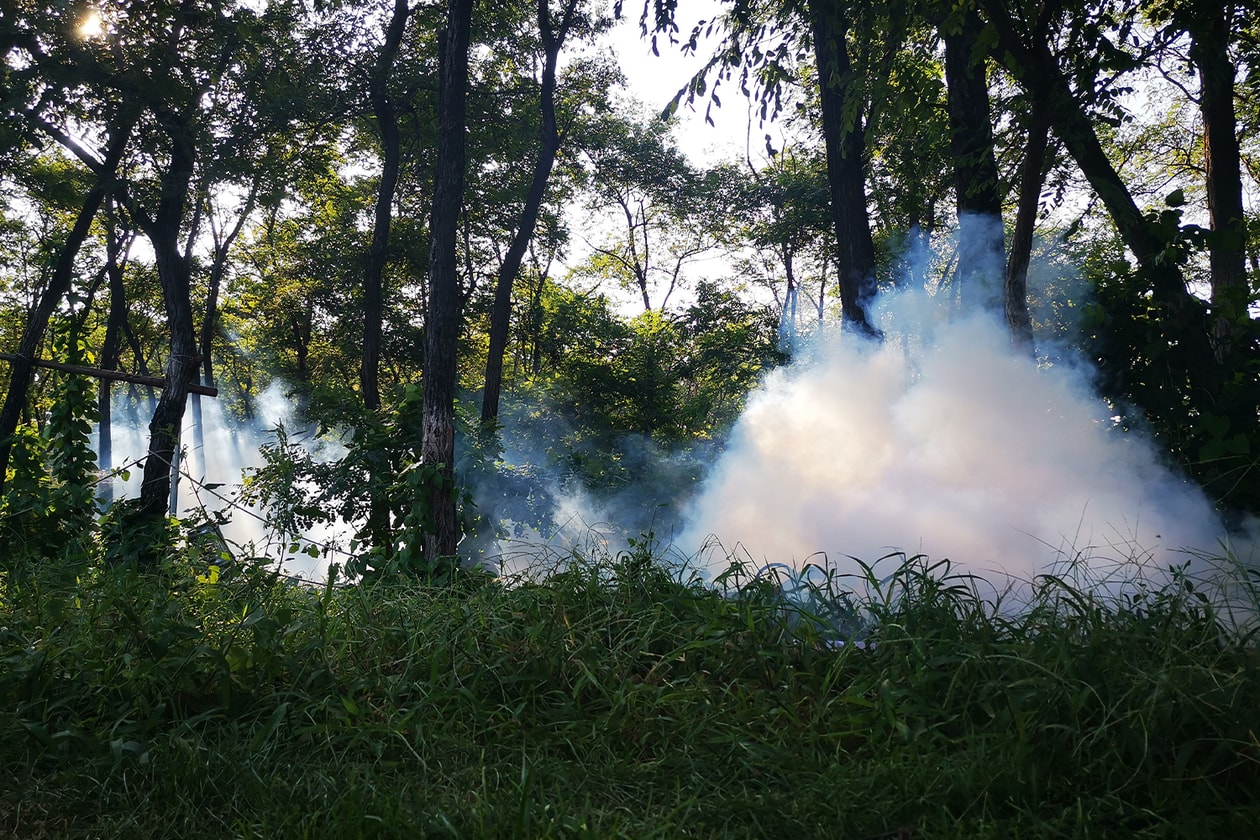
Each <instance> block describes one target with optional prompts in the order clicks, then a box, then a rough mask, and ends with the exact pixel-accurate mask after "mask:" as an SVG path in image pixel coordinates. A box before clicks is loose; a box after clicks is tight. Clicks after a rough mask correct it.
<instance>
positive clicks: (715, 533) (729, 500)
mask: <svg viewBox="0 0 1260 840" xmlns="http://www.w3.org/2000/svg"><path fill="white" fill-rule="evenodd" d="M881 310H882V325H883V326H884V328H885V329H887V330H889V331H890V334H891V332H892V331H893V330H895V329H897V328H898V325H901V327H902V328H904V325H905V324H907V323H913V319H914V318H915V316H924V315H926V316H927V317H926V318H925V319H924V324H925V327H926V331H925V334H924V335H923V336H922V349H921V351H919V352H914V353H907V352H906V349H905V348H906V345H904V344H903V343H902V342H899V341H896V340H890V341H888V342H886V343H884V344H882V345H876V344H873V343H870V342H865V341H854V340H851V339H850V338H848V337H846V338H844V339H833V340H831V341H826V340H824V341H823V342H821V343H820V344H818V345H817V346H815V347H814V348H813V349H812V352H811V353H810V354H809V355H808V356H807V357H805V358H803V359H802V360H801V361H799V362H798V363H796V364H794V365H793V366H791V367H789V368H786V369H782V370H780V371H777V372H775V373H774V374H773V375H772V376H771V377H770V378H769V379H768V381H767V382H766V383H765V384H764V386H763V387H762V388H760V389H759V390H758V391H757V392H756V393H755V394H754V395H753V396H752V398H751V399H750V401H749V405H748V408H747V410H746V412H745V413H744V415H743V416H742V418H741V419H740V421H739V423H738V424H737V426H736V428H735V430H734V433H733V436H732V439H731V441H730V445H729V447H728V449H727V450H726V452H725V453H724V454H723V456H722V458H721V459H720V460H719V461H718V462H717V463H716V464H715V465H714V467H713V470H712V472H711V474H710V475H709V477H708V479H707V481H706V483H705V486H704V488H703V490H702V491H701V493H700V494H699V495H698V497H697V499H696V500H695V503H694V505H693V506H692V508H691V511H690V517H689V522H690V525H689V527H688V529H687V530H686V532H685V533H684V534H682V536H681V537H680V539H679V547H680V548H683V549H684V550H687V551H696V550H698V549H699V548H700V546H701V545H702V544H703V543H705V541H706V540H708V541H709V542H710V543H712V540H713V538H714V537H716V539H717V541H718V542H719V543H720V545H721V546H722V547H724V549H725V551H733V550H735V549H737V548H742V551H737V552H736V554H737V555H738V556H737V559H738V557H743V558H745V559H746V558H749V557H751V558H752V559H753V561H754V563H759V562H761V561H763V560H764V562H767V563H768V562H782V563H789V564H792V565H794V566H796V567H800V566H801V565H803V564H805V563H806V562H815V563H818V562H820V561H822V560H824V558H823V557H822V556H820V552H821V553H825V560H826V561H827V564H828V565H830V566H832V567H834V568H836V569H837V570H838V571H840V572H853V573H857V572H859V571H860V568H859V565H858V564H857V563H856V562H854V561H853V560H852V559H851V558H852V557H857V558H861V559H862V560H864V561H866V562H868V563H870V562H873V561H875V560H877V559H878V558H880V557H882V556H884V555H887V554H889V553H892V552H894V551H904V552H906V553H908V554H912V555H913V554H917V553H923V554H926V555H928V556H929V557H931V558H934V559H941V558H948V559H950V560H951V561H952V562H953V563H954V564H955V568H959V567H960V568H961V569H963V570H965V571H969V572H974V573H977V574H979V575H981V576H982V577H984V578H986V579H987V580H989V581H990V582H991V583H994V584H995V585H997V586H998V587H999V588H1001V587H1002V586H1003V584H1004V583H1005V582H1006V579H1007V578H1013V579H1019V580H1030V579H1031V578H1032V577H1034V576H1035V575H1038V574H1044V573H1047V572H1051V571H1053V570H1060V571H1061V570H1063V569H1064V568H1065V564H1066V563H1067V562H1068V561H1080V562H1082V563H1083V564H1084V565H1085V567H1086V568H1087V569H1088V570H1089V574H1090V575H1092V576H1093V577H1095V579H1102V578H1111V579H1112V580H1123V579H1125V578H1126V577H1128V578H1131V577H1133V575H1134V574H1135V573H1136V572H1137V571H1138V569H1137V568H1136V567H1135V566H1134V565H1133V564H1138V565H1141V566H1143V567H1144V568H1145V569H1146V570H1147V571H1153V572H1159V571H1167V570H1168V569H1169V567H1170V566H1173V565H1183V564H1185V563H1186V562H1187V561H1191V560H1194V559H1195V557H1196V556H1197V555H1196V553H1197V552H1204V553H1212V554H1217V555H1219V554H1220V553H1221V543H1222V540H1223V539H1225V536H1226V529H1225V527H1224V526H1223V524H1222V523H1221V521H1220V520H1219V518H1218V517H1217V516H1216V514H1215V513H1214V512H1213V510H1212V507H1211V505H1210V504H1209V503H1208V501H1207V499H1206V498H1205V497H1204V495H1203V493H1202V492H1201V491H1200V490H1199V488H1198V487H1197V486H1196V485H1194V484H1193V483H1191V482H1189V481H1187V480H1184V479H1182V478H1180V477H1179V476H1177V475H1175V474H1174V473H1173V472H1171V471H1170V470H1169V469H1168V468H1167V467H1166V466H1164V460H1163V458H1162V457H1161V456H1160V454H1159V452H1158V451H1157V450H1156V449H1155V447H1154V446H1153V445H1152V444H1151V443H1150V442H1149V441H1148V440H1146V439H1145V438H1143V437H1141V436H1140V435H1137V434H1134V433H1122V432H1121V431H1120V430H1119V429H1117V428H1114V423H1113V421H1112V420H1111V415H1112V414H1113V412H1112V411H1111V410H1110V409H1109V408H1108V406H1107V405H1106V403H1105V402H1104V401H1102V400H1101V399H1099V398H1098V397H1097V396H1096V395H1095V394H1094V393H1093V392H1092V389H1091V388H1090V387H1089V384H1088V372H1087V371H1085V370H1082V369H1079V368H1073V367H1072V366H1070V365H1067V364H1063V363H1058V364H1054V365H1047V366H1043V367H1041V368H1039V367H1038V366H1037V365H1036V364H1035V363H1034V362H1033V361H1032V360H1030V359H1028V358H1025V357H1023V356H1022V355H1020V354H1015V353H1012V351H1011V347H1010V339H1009V337H1008V335H1007V333H1006V330H1005V328H1004V327H1003V326H1001V325H1000V324H999V323H998V322H997V321H996V320H995V319H993V318H990V317H988V316H982V315H977V316H973V317H969V318H966V319H962V320H958V321H953V322H945V323H941V324H938V325H936V326H933V320H934V319H933V317H932V316H933V313H934V312H935V311H936V310H937V307H935V306H934V304H933V302H932V301H930V300H925V299H923V298H922V297H920V296H913V295H903V296H897V297H891V298H885V299H884V300H883V301H882V304H881ZM890 338H891V336H890ZM915 343H918V342H915ZM1233 550H1234V551H1235V552H1236V554H1237V556H1238V557H1239V559H1241V560H1243V561H1244V562H1247V561H1248V560H1250V559H1251V552H1252V549H1251V547H1250V546H1244V545H1241V544H1235V545H1234V546H1233ZM702 559H703V561H704V562H705V563H707V568H708V571H709V572H710V573H713V574H718V573H721V572H722V571H724V570H725V569H726V567H727V565H728V563H729V560H728V557H727V555H726V554H725V553H724V551H715V550H713V549H712V547H710V550H709V551H707V552H705V554H704V555H703V558H702Z"/></svg>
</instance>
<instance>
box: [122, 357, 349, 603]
mask: <svg viewBox="0 0 1260 840" xmlns="http://www.w3.org/2000/svg"><path fill="white" fill-rule="evenodd" d="M292 413H293V412H292V404H291V401H290V400H289V399H288V397H287V396H286V395H285V392H284V388H283V385H282V384H281V383H279V382H275V383H273V384H272V385H271V386H270V387H269V388H268V389H267V390H266V391H264V392H263V393H261V394H259V395H258V396H257V397H256V398H255V400H254V412H253V417H252V419H250V420H248V421H239V420H234V419H232V418H229V417H228V416H227V414H226V413H225V412H224V410H223V406H222V405H221V404H220V403H219V402H218V401H217V400H215V399H209V398H202V400H201V423H202V427H201V430H200V433H198V430H197V428H196V420H195V412H194V410H193V407H192V405H191V403H190V405H189V407H188V408H187V410H185V412H184V424H183V429H182V431H181V434H180V449H181V452H182V457H181V461H180V473H181V475H180V479H179V484H178V487H177V491H176V511H177V513H178V515H179V516H181V517H183V518H187V517H189V516H190V515H191V514H194V513H197V512H199V511H202V510H204V511H205V512H206V513H210V514H214V513H222V514H223V515H225V516H226V517H227V518H228V520H229V523H228V524H227V525H226V526H224V527H223V535H224V537H225V538H226V539H227V540H228V542H229V544H230V545H231V547H232V548H233V550H234V551H236V552H238V553H241V554H251V555H255V556H266V557H270V558H273V559H276V560H281V561H283V565H282V568H283V570H284V571H285V572H287V573H289V574H293V575H295V576H299V577H305V578H310V579H321V578H323V577H324V576H325V575H326V574H327V570H328V564H329V562H330V560H329V559H328V558H327V557H319V558H315V557H311V556H308V555H306V554H302V553H295V552H290V551H289V550H288V549H289V546H290V545H291V541H290V540H288V539H285V537H286V536H287V535H280V534H276V533H274V531H273V529H271V528H269V527H268V526H267V523H266V522H265V512H263V511H259V510H257V509H256V508H253V507H249V506H246V505H242V504H240V503H239V502H238V501H237V497H238V495H239V493H238V492H237V491H238V490H239V486H240V483H241V480H242V477H243V475H244V474H245V472H246V470H248V469H252V468H257V467H259V466H261V465H262V463H263V459H262V455H261V453H260V450H261V447H262V446H263V444H265V443H267V442H269V441H272V440H274V438H275V434H274V431H275V428H276V427H277V426H278V425H280V424H286V425H287V424H289V423H290V421H291V418H292ZM111 415H112V420H113V422H112V424H111V434H112V439H113V464H112V466H114V467H126V468H127V469H128V471H129V473H130V475H129V478H128V479H127V480H126V481H121V480H113V482H112V486H111V488H110V490H111V492H112V498H114V499H123V498H135V497H138V496H139V494H140V479H141V473H142V469H141V467H140V466H139V464H141V463H142V462H143V459H144V457H145V454H146V452H147V450H148V443H149V435H148V418H147V417H146V416H144V411H143V408H140V409H137V407H136V406H135V405H134V404H129V403H127V402H125V401H124V400H122V399H119V400H116V401H115V403H114V406H113V409H112V411H111ZM97 434H98V435H99V430H97ZM106 501H108V499H107V500H106ZM332 530H333V529H322V530H320V532H319V533H311V534H307V535H304V536H305V537H306V539H307V541H316V542H322V541H324V540H326V539H331V538H333V537H334V536H335V535H334V534H333V533H332Z"/></svg>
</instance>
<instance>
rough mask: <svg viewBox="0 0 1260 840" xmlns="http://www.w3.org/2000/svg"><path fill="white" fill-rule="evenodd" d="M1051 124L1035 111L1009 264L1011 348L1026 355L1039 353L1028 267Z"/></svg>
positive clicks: (1021, 176) (1007, 298)
mask: <svg viewBox="0 0 1260 840" xmlns="http://www.w3.org/2000/svg"><path fill="white" fill-rule="evenodd" d="M1049 134H1050V124H1049V123H1048V122H1047V120H1046V118H1045V114H1044V112H1043V111H1041V110H1040V109H1037V108H1034V110H1033V113H1032V115H1031V117H1030V119H1029V124H1028V139H1027V140H1026V141H1025V143H1024V160H1023V163H1022V164H1021V166H1020V173H1019V205H1018V207H1017V209H1016V211H1015V232H1014V233H1013V234H1012V235H1011V249H1010V254H1009V258H1008V260H1007V264H1006V283H1005V289H1004V292H1005V294H1004V304H1005V310H1006V325H1007V327H1008V328H1009V329H1010V332H1011V345H1012V346H1013V347H1014V348H1015V350H1017V351H1019V352H1022V353H1024V354H1026V355H1032V354H1034V353H1035V352H1036V348H1035V347H1034V345H1033V329H1032V316H1031V315H1030V314H1029V312H1028V265H1029V262H1030V261H1031V259H1032V246H1033V233H1034V232H1035V231H1036V227H1037V212H1038V211H1039V210H1040V208H1041V188H1042V186H1043V184H1044V183H1045V176H1046V148H1047V144H1048V141H1049Z"/></svg>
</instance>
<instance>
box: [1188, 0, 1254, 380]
mask: <svg viewBox="0 0 1260 840" xmlns="http://www.w3.org/2000/svg"><path fill="white" fill-rule="evenodd" d="M1231 17H1232V6H1231V5H1230V4H1226V3H1212V2H1208V0H1199V2H1197V3H1195V4H1194V7H1193V19H1192V24H1191V26H1190V27H1189V30H1190V60H1191V62H1193V63H1194V65H1195V67H1197V68H1198V71H1199V110H1200V113H1201V114H1202V115H1203V156H1204V161H1205V163H1206V166H1207V200H1208V214H1209V216H1210V219H1211V226H1212V236H1211V238H1210V240H1209V248H1208V254H1209V260H1210V265H1211V270H1212V306H1213V309H1214V310H1216V312H1217V313H1218V315H1219V317H1218V319H1217V324H1216V338H1217V340H1218V348H1217V350H1218V353H1217V355H1218V356H1223V355H1224V354H1223V353H1222V352H1221V351H1222V350H1224V349H1225V348H1224V347H1223V346H1220V345H1221V343H1227V342H1228V341H1229V338H1228V335H1227V333H1228V332H1229V329H1230V328H1229V324H1230V323H1231V322H1232V320H1233V319H1234V318H1237V317H1239V316H1240V315H1241V316H1244V317H1245V312H1246V306H1247V294H1246V291H1247V256H1246V255H1247V225H1246V219H1245V217H1244V215H1243V198H1242V160H1241V156H1240V154H1239V148H1238V135H1237V131H1238V125H1237V120H1236V118H1235V114H1234V72H1235V71H1234V65H1233V62H1231V61H1230V59H1229V36H1230V18H1231Z"/></svg>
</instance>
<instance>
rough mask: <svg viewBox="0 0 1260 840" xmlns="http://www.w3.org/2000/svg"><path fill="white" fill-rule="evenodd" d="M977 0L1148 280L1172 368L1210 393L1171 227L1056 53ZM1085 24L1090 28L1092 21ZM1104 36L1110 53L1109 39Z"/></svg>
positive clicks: (1210, 367)
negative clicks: (1135, 192)
mask: <svg viewBox="0 0 1260 840" xmlns="http://www.w3.org/2000/svg"><path fill="white" fill-rule="evenodd" d="M979 5H980V7H981V9H982V10H983V12H984V15H985V17H986V18H987V19H988V21H989V22H990V23H991V24H992V25H993V28H994V32H995V34H996V36H997V43H998V49H999V54H1000V56H1001V58H1002V61H1003V63H1004V64H1005V65H1006V67H1007V69H1009V70H1010V72H1011V74H1012V75H1013V76H1015V78H1016V79H1017V80H1018V81H1019V83H1020V84H1021V85H1022V86H1023V87H1024V89H1025V90H1027V91H1028V92H1029V94H1030V96H1031V97H1032V98H1033V100H1034V101H1036V102H1041V103H1044V105H1045V106H1046V108H1047V109H1048V111H1049V114H1050V120H1051V125H1052V128H1053V130H1054V132H1055V134H1056V135H1057V136H1058V137H1059V139H1060V140H1062V142H1063V145H1064V147H1065V148H1066V149H1067V151H1068V153H1069V154H1071V155H1072V157H1073V158H1074V159H1075V160H1076V163H1077V165H1078V166H1079V167H1080V168H1081V171H1082V172H1083V173H1084V175H1085V177H1086V179H1088V181H1089V183H1090V185H1091V186H1092V187H1093V188H1094V190H1095V191H1096V192H1097V194H1098V197H1099V199H1101V201H1102V202H1103V204H1104V205H1105V206H1106V208H1107V210H1108V212H1109V214H1110V215H1111V219H1112V221H1113V222H1114V223H1115V226H1116V229H1117V230H1118V231H1119V233H1120V235H1121V237H1123V239H1124V241H1125V244H1126V245H1128V247H1129V249H1130V250H1131V251H1132V252H1133V254H1134V256H1135V257H1136V258H1137V261H1138V264H1139V265H1140V266H1141V267H1142V270H1143V272H1144V274H1145V275H1146V277H1147V278H1148V279H1149V280H1150V282H1151V285H1152V289H1153V293H1154V296H1155V300H1156V301H1157V302H1158V303H1159V305H1160V306H1161V307H1162V308H1163V310H1164V312H1165V313H1166V316H1167V322H1166V323H1167V327H1168V335H1169V338H1170V339H1171V340H1172V341H1173V342H1174V345H1173V346H1174V348H1175V351H1176V353H1177V355H1178V356H1179V362H1178V367H1179V368H1180V369H1182V370H1185V371H1186V372H1187V373H1188V374H1189V377H1190V383H1191V385H1192V387H1194V388H1196V389H1199V390H1201V391H1202V392H1203V394H1204V395H1205V397H1207V398H1208V399H1210V398H1211V396H1212V395H1213V394H1215V393H1216V392H1218V391H1219V389H1220V387H1221V385H1222V382H1223V376H1222V371H1221V367H1220V364H1219V363H1218V362H1217V359H1216V357H1215V353H1214V350H1213V347H1212V343H1211V341H1210V340H1209V333H1208V329H1207V313H1206V311H1205V309H1204V307H1203V306H1202V304H1201V303H1200V302H1199V301H1198V300H1197V299H1195V298H1194V296H1193V295H1191V294H1190V292H1189V290H1188V289H1187V287H1186V281H1185V277H1184V276H1183V274H1182V272H1181V269H1180V267H1179V265H1178V264H1177V261H1176V260H1175V259H1170V258H1169V257H1170V249H1172V248H1173V246H1174V242H1173V238H1174V236H1175V235H1176V234H1177V232H1178V231H1177V230H1176V229H1174V230H1171V231H1170V230H1168V228H1167V226H1166V225H1161V224H1160V221H1159V220H1157V219H1151V218H1148V217H1147V216H1146V215H1144V214H1143V213H1142V212H1141V211H1140V210H1139V209H1138V207H1137V205H1136V203H1135V202H1134V200H1133V197H1132V195H1130V193H1129V190H1128V188H1127V187H1126V186H1125V184H1124V182H1123V181H1122V180H1121V178H1120V176H1119V174H1117V172H1116V170H1115V167H1114V166H1113V165H1112V163H1111V161H1110V160H1109V159H1108V157H1107V154H1106V152H1105V151H1104V149H1103V147H1102V144H1101V143H1100V142H1099V139H1098V135H1097V133H1096V131H1095V129H1094V125H1093V123H1092V122H1091V120H1090V118H1089V115H1088V113H1087V112H1086V109H1085V105H1084V104H1083V103H1082V101H1081V100H1080V99H1079V98H1078V97H1077V96H1076V95H1074V93H1073V90H1072V86H1071V84H1070V82H1069V79H1068V77H1067V75H1066V74H1065V71H1064V68H1063V66H1062V65H1061V64H1060V61H1059V59H1058V57H1056V55H1055V54H1054V53H1052V52H1051V49H1050V46H1049V45H1048V44H1047V43H1045V42H1044V41H1037V40H1035V34H1034V33H1035V31H1036V30H1035V28H1034V27H1032V26H1029V25H1027V24H1023V23H1022V22H1021V21H1020V20H1018V19H1017V18H1016V16H1015V14H1014V13H1013V11H1012V10H1011V9H1010V8H1009V7H1008V6H1007V5H1006V3H1005V2H1004V0H979ZM1091 25H1092V26H1093V27H1094V31H1095V32H1097V31H1098V24H1091ZM1100 43H1101V42H1100ZM1106 43H1107V45H1108V48H1109V49H1110V50H1111V51H1112V53H1114V52H1115V50H1116V48H1115V46H1114V45H1112V44H1111V42H1110V41H1106ZM1116 60H1123V58H1122V57H1116ZM1091 83H1092V80H1091Z"/></svg>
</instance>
